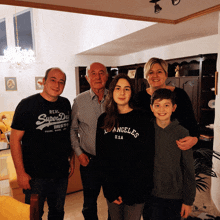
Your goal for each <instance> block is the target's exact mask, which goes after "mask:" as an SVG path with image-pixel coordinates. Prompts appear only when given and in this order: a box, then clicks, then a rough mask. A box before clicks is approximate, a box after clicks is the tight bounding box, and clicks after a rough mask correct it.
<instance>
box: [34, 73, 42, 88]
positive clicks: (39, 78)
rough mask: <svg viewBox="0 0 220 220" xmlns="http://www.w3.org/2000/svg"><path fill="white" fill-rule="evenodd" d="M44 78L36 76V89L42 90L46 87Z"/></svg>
mask: <svg viewBox="0 0 220 220" xmlns="http://www.w3.org/2000/svg"><path fill="white" fill-rule="evenodd" d="M43 78H44V77H41V76H39V77H35V87H36V90H42V89H43V88H44V85H43Z"/></svg>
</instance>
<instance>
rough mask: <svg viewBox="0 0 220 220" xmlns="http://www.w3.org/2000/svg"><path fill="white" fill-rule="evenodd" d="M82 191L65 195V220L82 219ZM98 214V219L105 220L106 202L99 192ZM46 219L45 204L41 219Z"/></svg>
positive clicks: (106, 215)
mask: <svg viewBox="0 0 220 220" xmlns="http://www.w3.org/2000/svg"><path fill="white" fill-rule="evenodd" d="M82 207H83V192H82V191H80V192H76V193H72V194H69V195H67V196H66V203H65V218H64V219H65V220H84V218H83V215H82ZM98 216H99V220H107V217H108V214H107V203H106V200H105V198H104V196H103V193H102V192H101V193H100V195H99V198H98ZM46 219H47V205H45V213H44V216H43V220H46Z"/></svg>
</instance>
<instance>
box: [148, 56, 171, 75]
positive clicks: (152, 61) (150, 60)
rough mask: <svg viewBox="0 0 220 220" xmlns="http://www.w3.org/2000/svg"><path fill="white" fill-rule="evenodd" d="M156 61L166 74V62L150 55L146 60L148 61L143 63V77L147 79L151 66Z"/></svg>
mask: <svg viewBox="0 0 220 220" xmlns="http://www.w3.org/2000/svg"><path fill="white" fill-rule="evenodd" d="M155 63H158V64H160V65H161V67H162V68H163V70H164V72H165V74H168V63H167V62H166V61H165V60H163V59H160V58H156V57H152V58H150V59H149V60H148V62H147V63H146V64H145V65H144V78H145V79H147V76H148V74H149V72H150V70H151V68H152V66H153V65H154V64H155Z"/></svg>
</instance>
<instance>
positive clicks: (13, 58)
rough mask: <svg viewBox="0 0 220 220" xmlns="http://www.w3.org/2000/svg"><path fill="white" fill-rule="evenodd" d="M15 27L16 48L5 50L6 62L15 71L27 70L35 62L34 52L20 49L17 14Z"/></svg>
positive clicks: (4, 59)
mask: <svg viewBox="0 0 220 220" xmlns="http://www.w3.org/2000/svg"><path fill="white" fill-rule="evenodd" d="M15 26H16V41H17V46H16V47H9V48H8V49H7V50H4V58H3V61H4V62H9V63H10V64H11V65H10V68H14V69H26V68H27V67H29V65H30V64H31V63H33V62H35V57H34V51H33V50H31V49H29V50H26V49H21V47H19V40H18V22H17V16H16V12H15Z"/></svg>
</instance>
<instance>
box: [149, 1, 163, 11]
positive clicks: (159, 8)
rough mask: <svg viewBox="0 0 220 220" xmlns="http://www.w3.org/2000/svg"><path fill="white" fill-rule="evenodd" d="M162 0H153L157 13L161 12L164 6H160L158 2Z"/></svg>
mask: <svg viewBox="0 0 220 220" xmlns="http://www.w3.org/2000/svg"><path fill="white" fill-rule="evenodd" d="M159 1H160V0H151V1H150V3H155V5H154V13H155V14H157V13H159V12H160V11H161V10H162V8H161V7H160V6H159V4H157V2H159Z"/></svg>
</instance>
